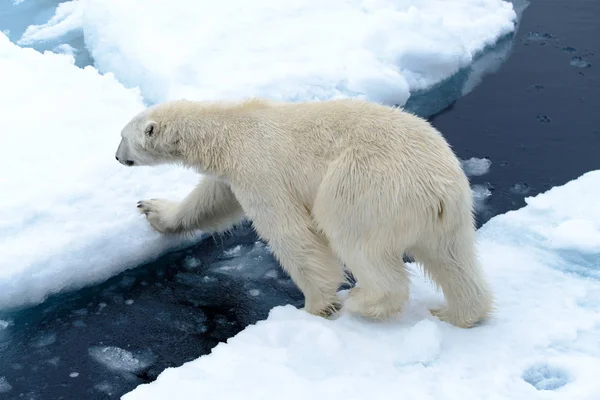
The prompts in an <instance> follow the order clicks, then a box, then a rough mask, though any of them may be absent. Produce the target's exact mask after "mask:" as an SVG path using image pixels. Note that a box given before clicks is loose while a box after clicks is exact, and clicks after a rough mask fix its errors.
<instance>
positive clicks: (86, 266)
mask: <svg viewBox="0 0 600 400" xmlns="http://www.w3.org/2000/svg"><path fill="white" fill-rule="evenodd" d="M0 77H1V78H0V79H2V85H1V87H2V91H1V92H2V96H0V109H1V110H2V124H3V134H2V135H0V170H1V171H2V174H0V193H2V196H0V209H1V210H2V212H1V213H0V309H2V308H6V307H11V306H20V305H24V304H29V303H37V302H40V301H42V300H43V299H44V298H45V296H47V295H48V294H51V293H55V292H57V291H60V290H62V289H73V288H77V287H80V286H82V285H85V284H90V283H96V282H99V281H102V280H104V279H106V278H108V277H110V276H112V275H114V274H116V273H119V272H121V271H122V270H124V269H126V268H129V267H133V266H135V265H136V264H137V263H139V262H142V261H147V260H148V259H149V258H151V257H153V256H155V255H158V254H159V253H161V252H163V251H165V250H166V249H167V248H169V247H170V246H175V245H178V244H180V243H175V242H169V241H168V240H166V239H165V238H162V237H160V236H159V235H158V234H154V233H153V232H151V230H150V228H149V227H148V224H147V223H146V221H145V220H144V217H143V216H140V215H139V213H138V211H137V209H136V202H137V200H139V199H141V198H147V197H155V196H156V197H159V196H167V197H172V196H175V197H177V196H180V197H181V196H184V195H185V194H186V193H187V192H188V191H189V190H190V189H191V188H192V186H193V185H194V184H195V183H196V182H197V176H196V175H195V174H193V173H192V172H189V171H185V170H182V169H180V168H161V169H158V170H156V169H154V170H152V169H144V168H141V169H137V168H136V169H127V168H125V167H122V166H121V165H120V164H119V163H117V161H116V160H115V156H114V154H115V151H116V148H117V146H118V143H119V140H120V136H119V133H120V130H121V128H122V127H123V125H124V124H125V123H126V122H127V121H128V120H129V119H130V118H131V116H132V115H134V114H135V113H136V112H138V111H139V110H141V109H142V108H143V107H144V105H143V104H142V99H141V97H140V94H139V92H138V91H137V90H131V89H126V88H124V87H123V86H122V85H121V84H120V83H118V82H117V81H116V80H115V78H114V77H113V76H112V75H111V74H107V75H104V76H101V75H99V74H98V72H97V71H96V70H95V69H93V68H91V67H88V68H85V69H80V68H77V67H75V66H74V65H73V58H72V57H70V56H66V55H59V54H53V53H45V54H41V53H39V52H36V51H35V50H32V49H22V48H19V47H18V46H16V45H14V44H12V43H10V41H9V40H8V38H7V37H6V36H5V35H4V34H1V33H0Z"/></svg>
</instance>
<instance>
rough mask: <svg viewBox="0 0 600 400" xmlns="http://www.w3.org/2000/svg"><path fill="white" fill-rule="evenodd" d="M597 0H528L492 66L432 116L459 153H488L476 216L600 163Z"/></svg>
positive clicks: (517, 203)
mask: <svg viewBox="0 0 600 400" xmlns="http://www.w3.org/2000/svg"><path fill="white" fill-rule="evenodd" d="M599 21H600V2H599V1H596V0H533V1H532V2H531V4H530V6H529V7H528V9H527V10H526V11H525V13H524V18H523V19H522V21H521V25H520V27H519V31H518V33H517V36H516V40H515V41H514V46H513V49H512V54H511V56H510V57H509V58H508V60H507V61H506V62H505V63H504V64H502V66H501V67H500V68H499V70H498V71H497V73H495V74H492V75H489V76H487V77H486V78H485V80H484V81H483V82H482V83H481V85H480V86H478V87H477V88H476V89H475V90H474V91H473V92H471V93H470V94H468V95H466V96H464V97H462V98H460V99H458V100H457V101H456V102H454V103H453V104H452V105H450V106H449V107H448V108H446V109H445V110H444V111H442V112H441V113H439V114H438V115H435V116H434V117H433V118H431V120H432V122H433V124H434V125H435V126H436V128H438V129H440V130H441V131H442V132H443V134H444V135H445V136H446V137H447V138H448V140H449V141H450V142H451V143H452V145H453V147H454V149H455V150H456V152H457V153H458V155H459V156H460V157H461V158H469V157H472V156H475V157H484V156H485V157H489V158H490V159H491V161H492V166H491V169H490V171H489V173H488V174H486V175H484V176H481V177H474V178H472V182H473V183H486V182H487V183H489V185H490V186H491V187H493V188H494V190H493V192H492V196H491V197H490V198H489V199H488V201H487V205H488V207H489V208H488V209H487V210H484V211H483V212H482V213H480V215H479V217H480V222H484V221H486V220H487V219H489V218H490V217H491V216H493V215H494V214H498V213H504V212H506V211H508V210H512V209H516V208H520V207H522V206H524V205H525V201H524V198H525V196H532V195H535V194H537V193H540V192H544V191H546V190H548V189H549V188H551V187H553V186H557V185H563V184H565V183H566V182H568V181H570V180H572V179H575V178H577V177H579V176H580V175H582V174H583V173H585V172H588V171H591V170H594V169H598V168H600V22H599Z"/></svg>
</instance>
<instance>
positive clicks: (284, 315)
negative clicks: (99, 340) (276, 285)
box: [123, 171, 600, 400]
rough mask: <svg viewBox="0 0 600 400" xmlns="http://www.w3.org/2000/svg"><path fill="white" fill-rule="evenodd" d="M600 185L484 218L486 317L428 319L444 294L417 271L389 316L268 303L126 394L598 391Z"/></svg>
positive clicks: (478, 395) (436, 395) (570, 188)
mask: <svg viewBox="0 0 600 400" xmlns="http://www.w3.org/2000/svg"><path fill="white" fill-rule="evenodd" d="M599 188H600V171H595V172H590V173H587V174H585V175H584V176H582V177H580V178H579V179H577V180H575V181H572V182H569V183H568V184H566V185H564V186H562V187H557V188H554V189H552V190H550V191H548V192H546V193H544V194H541V195H538V196H537V197H535V198H528V199H527V203H528V205H527V206H526V207H524V208H523V209H520V210H517V211H514V212H509V213H507V214H504V215H500V216H497V217H495V218H493V219H492V220H490V221H489V222H488V223H487V224H486V225H484V226H483V227H482V228H481V229H480V231H479V233H478V237H479V241H480V242H479V249H480V251H481V255H482V260H483V263H484V265H485V268H486V272H487V274H488V276H489V277H490V279H491V282H492V285H493V289H494V291H495V293H496V296H497V310H498V311H497V313H496V315H495V318H494V319H493V320H491V321H490V322H489V323H487V324H485V325H482V326H480V327H477V328H474V329H470V330H463V329H459V328H455V327H453V326H450V325H448V324H446V323H442V322H440V321H439V320H437V319H436V318H433V317H432V316H431V315H430V314H429V313H428V311H427V307H432V306H436V305H438V304H440V302H441V301H442V299H441V295H440V294H439V293H436V292H435V291H434V290H433V288H432V286H431V285H430V284H429V283H428V282H427V281H426V280H425V279H424V277H423V275H422V274H420V273H419V272H417V273H416V276H415V279H414V286H413V289H412V294H411V299H410V303H409V305H408V307H407V310H406V313H405V314H404V315H403V316H402V317H401V318H400V319H398V320H397V321H392V322H388V323H375V322H370V321H360V320H359V319H357V318H354V317H350V316H348V315H342V316H341V317H340V318H339V319H337V320H335V321H331V320H325V319H322V318H318V317H314V316H311V315H308V314H306V313H304V312H302V311H299V310H296V309H295V308H293V307H291V306H286V307H277V308H274V309H273V310H272V312H271V314H270V316H269V318H268V319H267V320H266V321H262V322H259V323H257V324H256V325H253V326H249V327H247V328H246V329H245V330H244V331H242V332H241V333H239V334H238V335H237V336H235V337H233V338H231V339H230V340H228V342H227V343H226V344H219V345H218V346H217V347H215V348H214V349H213V351H212V354H210V355H206V356H203V357H200V358H199V359H196V360H194V361H191V362H188V363H186V364H184V365H183V366H181V367H179V368H169V369H167V370H165V371H164V372H163V373H162V374H161V375H160V376H159V377H158V380H157V381H155V382H153V383H150V384H144V385H140V386H138V387H137V388H136V389H135V390H133V391H132V392H130V393H128V394H126V395H125V396H124V397H123V399H124V400H135V399H144V400H151V399H165V398H169V399H192V398H199V397H201V398H210V399H241V398H243V399H247V400H251V399H275V398H285V399H289V400H293V399H309V398H319V399H320V398H326V399H330V400H335V399H340V400H351V399H366V398H373V399H397V398H407V399H414V400H421V399H441V398H443V399H446V400H452V399H457V400H462V399H483V398H488V399H540V398H552V399H565V400H571V399H581V400H584V399H589V400H591V399H595V398H597V396H598V393H600V381H599V380H598V379H597V375H598V371H600V347H599V346H598V343H600V313H599V312H598V308H599V307H600V281H598V278H600V275H599V274H598V258H599V257H600V241H598V238H599V235H600V209H598V207H597V198H598V194H599V193H598V190H599ZM590 278H596V279H590Z"/></svg>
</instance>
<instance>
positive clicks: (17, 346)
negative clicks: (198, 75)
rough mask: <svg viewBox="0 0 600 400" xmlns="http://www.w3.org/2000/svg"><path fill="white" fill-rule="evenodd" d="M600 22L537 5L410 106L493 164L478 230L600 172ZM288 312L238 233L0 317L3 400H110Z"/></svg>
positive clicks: (266, 265)
mask: <svg viewBox="0 0 600 400" xmlns="http://www.w3.org/2000/svg"><path fill="white" fill-rule="evenodd" d="M599 20H600V2H598V1H595V0H561V1H559V0H533V1H532V3H531V5H530V6H529V7H528V8H527V10H526V11H525V13H524V15H523V19H522V22H521V25H520V28H519V31H518V32H517V33H516V35H515V36H514V37H512V36H511V37H507V38H505V39H504V40H502V41H501V42H500V43H499V44H498V45H497V46H495V47H494V48H492V49H489V50H488V51H487V52H486V53H485V54H484V56H483V57H481V58H480V59H479V60H478V62H477V63H475V64H474V65H473V66H471V67H469V68H467V69H465V70H464V71H461V73H459V74H458V75H456V76H455V77H452V78H451V79H449V80H448V81H446V82H444V83H442V84H441V85H439V87H437V88H435V89H434V90H433V91H429V92H427V93H423V94H420V95H417V96H415V97H413V98H412V99H411V100H410V101H409V103H408V104H407V106H406V107H407V108H408V109H410V110H413V111H415V112H417V113H419V114H420V115H423V116H426V117H430V118H431V120H432V121H433V123H434V125H435V126H436V127H437V128H439V129H440V130H441V131H442V132H443V133H444V135H445V136H446V137H447V138H448V140H449V141H450V142H451V144H452V145H453V147H454V149H455V150H456V152H457V153H458V155H459V156H460V157H461V158H463V159H466V158H470V157H489V158H490V159H491V160H492V167H491V170H490V172H489V173H488V174H485V175H483V176H479V177H472V182H473V183H474V184H481V185H485V186H486V187H488V188H489V189H490V190H491V191H492V195H491V196H490V197H489V198H488V199H487V202H486V207H485V208H483V209H482V210H481V212H480V214H479V219H480V222H483V221H486V220H487V219H489V218H490V217H491V216H493V215H494V214H496V213H503V212H506V211H507V210H510V209H515V208H519V207H521V206H522V205H524V200H523V199H524V197H525V196H529V195H533V194H536V193H539V192H540V191H544V190H546V189H548V188H549V187H551V186H555V185H560V184H563V183H565V182H567V181H569V180H571V179H574V178H576V177H578V176H579V175H581V174H582V173H584V172H586V171H589V170H592V169H597V168H600V157H599V154H598V153H599V150H600V124H599V122H600V114H599V113H598V110H599V109H600V80H599V79H600V78H599V73H598V66H600V63H599V62H600V60H598V56H597V54H598V51H600V46H599V41H600V31H599V27H600V24H598V22H597V21H599ZM509 55H510V57H508V56H509ZM506 57H508V59H507V60H506ZM490 72H492V74H491V75H488V76H486V77H485V78H484V79H483V81H481V78H482V76H484V75H485V74H489V73H490ZM480 81H481V83H480ZM467 92H468V94H466V95H465V93H467ZM461 96H462V97H461ZM456 99H458V100H456ZM282 304H294V305H296V306H302V304H303V297H302V295H301V293H300V292H299V291H298V289H297V288H296V287H295V286H294V284H293V283H292V282H291V281H290V279H289V278H288V277H287V276H286V275H285V274H284V273H283V272H282V271H281V269H280V268H279V266H278V264H277V263H276V262H275V261H274V260H273V258H272V256H271V255H270V253H269V251H268V249H267V248H266V247H265V246H264V244H263V243H262V242H260V241H258V239H257V238H256V236H255V235H254V233H253V231H252V229H251V228H250V227H249V225H244V226H242V227H240V228H238V229H236V230H235V231H234V232H232V233H230V234H227V235H222V236H217V237H209V238H206V239H205V240H203V241H202V242H201V243H199V244H198V245H196V246H193V247H191V248H189V249H185V250H183V251H180V252H175V253H171V254H167V255H165V256H163V257H161V258H160V259H159V260H157V261H156V262H153V263H150V264H148V265H145V266H142V267H140V268H136V269H135V270H131V271H127V272H124V273H122V274H120V275H118V276H116V277H114V278H112V279H110V280H109V281H107V282H105V283H104V284H102V285H98V286H94V287H91V288H87V289H84V290H80V291H77V292H74V293H69V294H63V295H59V296H54V297H52V298H50V299H49V300H47V301H46V302H44V303H43V304H41V305H39V306H36V307H32V308H28V309H25V310H18V311H13V312H11V313H6V312H5V313H4V314H2V313H0V320H4V321H9V322H10V325H9V326H8V327H6V328H4V329H2V327H1V326H0V360H1V361H0V399H4V398H6V399H13V398H15V399H61V398H64V399H104V398H118V397H119V396H120V395H122V394H123V393H125V392H128V391H130V390H132V389H133V388H134V387H135V386H137V385H138V384H140V383H144V382H148V381H151V380H153V379H155V378H156V376H157V375H158V374H159V373H160V372H161V371H162V370H164V368H166V367H171V366H179V365H181V364H183V363H184V362H186V361H190V360H192V359H195V358H197V357H199V356H200V355H203V354H207V353H209V352H210V349H211V348H213V347H214V346H215V345H216V344H217V343H218V342H220V341H225V340H227V338H229V337H231V336H233V335H235V334H236V333H238V332H239V331H240V330H242V329H243V328H244V327H245V326H247V325H248V324H252V323H254V322H256V321H258V320H261V319H264V318H265V317H266V316H267V314H268V311H269V310H270V309H271V308H272V307H273V306H276V305H282ZM1 377H4V381H3V380H2V378H1ZM7 385H8V386H7Z"/></svg>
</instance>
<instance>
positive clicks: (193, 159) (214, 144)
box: [178, 120, 234, 179]
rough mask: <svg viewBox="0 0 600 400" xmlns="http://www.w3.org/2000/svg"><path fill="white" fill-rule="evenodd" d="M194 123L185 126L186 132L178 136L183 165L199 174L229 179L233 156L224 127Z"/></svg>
mask: <svg viewBox="0 0 600 400" xmlns="http://www.w3.org/2000/svg"><path fill="white" fill-rule="evenodd" d="M194 122H195V123H193V124H191V125H188V124H186V127H187V129H188V131H187V132H181V133H180V135H178V136H179V141H180V154H181V156H182V161H183V163H184V164H185V165H186V166H187V167H190V168H193V169H195V170H197V171H198V172H200V173H203V174H208V175H212V176H214V177H218V178H222V179H229V178H230V177H231V175H232V174H233V167H234V165H233V163H232V160H233V158H232V157H234V155H233V154H231V143H229V141H228V140H226V139H227V138H228V136H229V135H228V132H227V129H226V127H223V126H219V125H218V124H211V123H210V121H207V120H204V121H202V122H199V121H197V122H196V121H194ZM190 127H192V129H190Z"/></svg>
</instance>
